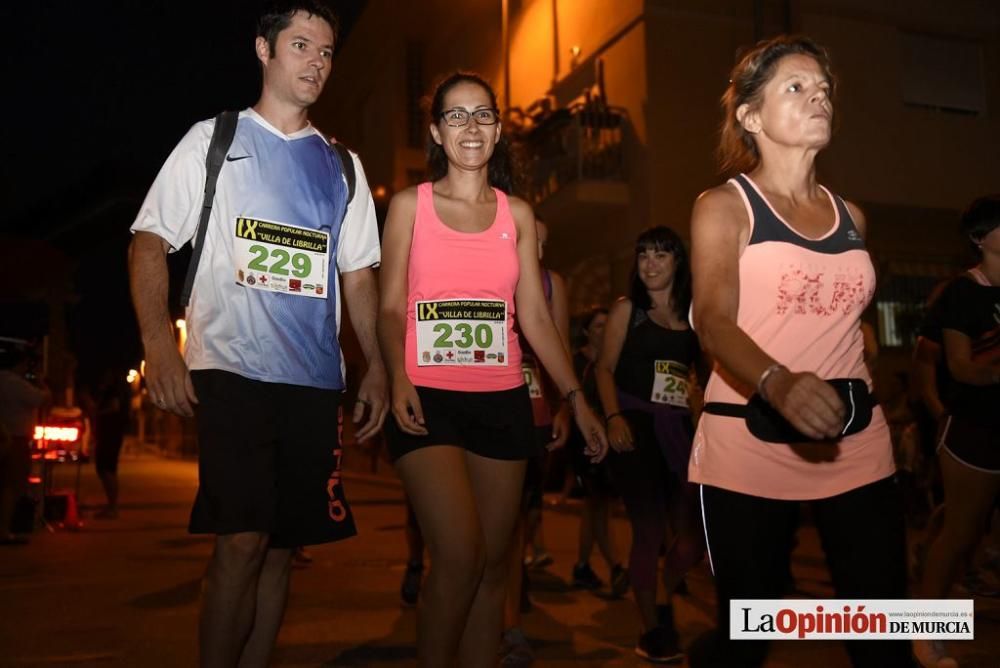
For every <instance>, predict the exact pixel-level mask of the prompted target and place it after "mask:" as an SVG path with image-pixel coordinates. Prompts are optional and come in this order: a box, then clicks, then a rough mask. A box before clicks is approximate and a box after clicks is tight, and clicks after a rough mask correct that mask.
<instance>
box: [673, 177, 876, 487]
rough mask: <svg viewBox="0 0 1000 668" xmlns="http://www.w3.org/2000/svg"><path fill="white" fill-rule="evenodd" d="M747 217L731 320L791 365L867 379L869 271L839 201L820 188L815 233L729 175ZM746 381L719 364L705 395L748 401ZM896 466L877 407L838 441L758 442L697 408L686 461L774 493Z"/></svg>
mask: <svg viewBox="0 0 1000 668" xmlns="http://www.w3.org/2000/svg"><path fill="white" fill-rule="evenodd" d="M730 183H732V184H734V185H735V186H736V188H737V190H739V192H740V195H741V197H742V198H743V203H744V205H745V206H746V209H747V214H748V215H749V217H750V241H749V242H748V244H747V247H746V249H745V250H744V251H743V254H742V256H740V261H739V271H740V305H739V313H738V315H737V324H738V325H739V327H740V329H742V330H743V331H744V332H746V333H747V334H748V335H749V336H750V338H752V339H753V340H754V341H755V342H756V343H757V345H759V346H760V347H761V348H762V349H763V350H764V352H766V353H767V354H768V355H770V356H771V357H773V358H774V359H775V360H777V361H778V362H780V363H782V364H784V365H785V366H787V367H788V368H789V369H791V370H792V371H812V372H813V373H815V374H816V375H818V376H819V377H820V378H848V377H850V378H862V379H864V380H865V381H866V382H867V383H868V385H869V388H870V387H871V377H870V375H869V373H868V369H867V368H866V367H865V364H864V341H863V338H862V334H861V326H860V320H861V313H862V311H864V309H865V307H866V306H867V305H868V303H869V302H870V301H871V299H872V296H873V295H874V292H875V271H874V268H873V267H872V263H871V258H870V257H869V256H868V251H867V250H865V245H864V240H863V239H862V238H861V235H860V234H859V233H858V230H857V228H856V227H855V225H854V221H853V220H852V219H851V215H850V212H849V211H848V210H847V206H846V205H845V204H844V202H843V200H841V199H840V198H839V197H836V196H834V195H833V194H831V193H830V192H829V191H828V190H826V189H825V188H824V189H823V190H824V191H825V192H826V193H827V196H828V197H829V198H830V203H831V204H832V206H833V209H834V211H835V221H834V224H833V227H832V228H831V229H830V230H829V231H828V232H827V233H826V234H825V235H823V237H821V238H819V239H809V238H806V237H803V236H802V235H800V234H798V233H797V232H796V231H795V230H794V229H792V227H791V226H790V225H788V223H787V222H785V221H784V220H783V219H782V218H781V217H780V216H779V215H778V214H777V213H776V212H775V211H774V209H773V208H772V207H771V206H770V204H769V203H768V202H767V200H766V199H765V198H764V195H763V193H761V192H760V189H759V188H758V187H757V186H756V184H754V183H753V181H751V180H750V178H749V177H747V176H746V175H740V176H738V177H736V178H735V179H731V180H730ZM754 389H755V388H752V387H745V386H743V385H742V384H740V383H738V382H737V381H736V380H735V379H733V378H732V377H730V376H728V375H727V374H726V371H725V369H722V368H720V367H716V369H715V370H714V371H713V372H712V376H711V378H710V379H709V381H708V385H707V386H706V388H705V401H706V402H708V401H720V402H726V403H737V404H743V403H746V401H747V399H748V398H749V396H750V395H751V394H752V393H753V391H754ZM894 471H895V465H894V464H893V459H892V445H891V443H890V440H889V429H888V427H887V425H886V422H885V417H884V416H883V414H882V409H881V408H878V407H876V408H875V411H874V415H873V417H872V422H871V424H870V425H869V427H868V428H867V429H865V430H864V431H861V432H859V433H857V434H854V435H852V436H848V437H846V438H844V439H842V440H840V441H838V442H837V444H836V445H796V446H791V445H783V444H774V443H764V442H762V441H759V440H757V439H756V438H755V437H754V436H752V435H751V434H750V432H749V431H748V430H747V428H746V425H745V423H744V422H743V420H741V419H739V418H732V417H726V416H721V415H710V414H702V416H701V419H700V420H699V423H698V430H697V432H696V434H695V438H694V443H693V445H692V450H691V459H690V463H689V470H688V474H689V478H690V480H691V481H692V482H697V483H703V484H706V485H712V486H714V487H721V488H723V489H728V490H731V491H735V492H740V493H743V494H752V495H754V496H760V497H765V498H771V499H790V500H807V499H820V498H826V497H830V496H835V495H837V494H841V493H843V492H846V491H849V490H852V489H855V488H857V487H861V486H862V485H866V484H868V483H871V482H875V481H877V480H881V479H882V478H885V477H888V476H890V475H892V474H893V472H894Z"/></svg>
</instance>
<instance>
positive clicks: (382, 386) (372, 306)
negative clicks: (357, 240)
mask: <svg viewBox="0 0 1000 668" xmlns="http://www.w3.org/2000/svg"><path fill="white" fill-rule="evenodd" d="M341 281H342V285H343V291H344V303H345V304H347V310H348V312H349V313H350V316H351V326H352V327H353V328H354V334H355V335H356V336H357V338H358V343H359V344H360V345H361V352H362V353H363V354H364V356H365V361H366V362H367V363H368V370H367V371H366V372H365V376H364V378H363V379H362V380H361V386H360V387H359V388H358V403H357V404H355V406H354V412H353V415H352V420H353V422H354V424H358V423H359V422H361V420H362V418H363V417H364V414H365V407H366V406H367V407H368V408H369V409H370V410H369V412H368V421H367V422H365V423H364V425H363V426H362V427H360V428H359V429H358V431H357V434H356V437H357V439H358V441H366V440H368V439H369V438H371V437H372V436H374V435H375V434H376V433H378V430H379V429H381V428H382V422H383V421H384V420H385V414H386V411H387V410H388V402H387V400H386V381H385V366H384V365H383V364H382V355H381V354H380V353H379V348H378V340H377V339H376V337H375V316H376V314H377V312H378V286H377V284H376V280H375V270H374V269H373V268H372V267H366V268H364V269H358V270H357V271H350V272H347V273H344V274H343V275H342V276H341Z"/></svg>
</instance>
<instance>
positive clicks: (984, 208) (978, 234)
mask: <svg viewBox="0 0 1000 668" xmlns="http://www.w3.org/2000/svg"><path fill="white" fill-rule="evenodd" d="M997 227H1000V194H998V195H986V196H985V197H980V198H979V199H977V200H975V201H974V202H973V203H972V204H970V205H969V208H968V209H966V210H965V213H963V214H962V221H961V230H962V234H963V235H964V236H965V237H966V238H967V239H968V240H969V241H970V242H971V243H972V245H973V246H974V248H975V250H976V252H977V253H979V254H980V255H982V251H980V249H979V242H980V241H982V240H983V237H985V236H986V235H987V234H989V233H990V232H992V231H993V230H995V229H996V228H997Z"/></svg>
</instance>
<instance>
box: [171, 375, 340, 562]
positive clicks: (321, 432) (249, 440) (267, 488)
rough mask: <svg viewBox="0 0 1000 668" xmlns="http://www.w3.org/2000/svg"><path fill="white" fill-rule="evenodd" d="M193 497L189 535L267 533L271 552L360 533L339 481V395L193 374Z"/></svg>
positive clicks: (230, 376)
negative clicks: (195, 451)
mask: <svg viewBox="0 0 1000 668" xmlns="http://www.w3.org/2000/svg"><path fill="white" fill-rule="evenodd" d="M191 380H192V382H193V383H194V389H195V393H196V394H197V396H198V404H197V405H196V408H195V417H196V421H197V425H198V443H199V451H200V452H199V456H198V478H199V481H198V482H199V485H198V496H197V498H196V499H195V502H194V508H193V509H192V511H191V523H190V526H189V530H190V531H191V533H211V534H230V533H240V532H247V531H253V532H261V533H266V534H269V535H270V537H271V542H270V544H271V546H272V547H283V548H289V547H297V546H300V545H315V544H318V543H329V542H332V541H337V540H341V539H344V538H349V537H351V536H353V535H354V534H355V533H357V531H356V529H355V526H354V518H353V516H352V515H351V510H350V507H349V506H348V504H347V499H346V498H345V497H344V489H343V485H342V481H341V477H340V456H341V448H340V443H339V438H338V433H337V432H338V423H337V411H338V408H339V405H340V392H339V391H337V390H322V389H317V388H314V387H303V386H299V385H285V384H282V383H265V382H261V381H257V380H250V379H247V378H244V377H242V376H239V375H237V374H234V373H229V372H227V371H218V370H200V371H192V372H191Z"/></svg>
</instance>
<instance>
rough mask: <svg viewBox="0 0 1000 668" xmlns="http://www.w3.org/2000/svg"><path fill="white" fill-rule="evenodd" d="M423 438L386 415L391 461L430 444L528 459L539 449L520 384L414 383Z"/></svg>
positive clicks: (524, 390) (525, 393)
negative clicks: (475, 387) (468, 388)
mask: <svg viewBox="0 0 1000 668" xmlns="http://www.w3.org/2000/svg"><path fill="white" fill-rule="evenodd" d="M417 395H418V396H419V397H420V407H421V409H422V410H423V413H424V426H425V427H426V428H427V431H428V434H427V435H426V436H412V435H410V434H407V433H406V432H404V431H402V430H401V429H400V428H399V425H398V424H396V419H395V417H394V416H393V415H392V414H390V415H389V416H388V417H387V418H386V421H385V439H386V443H387V444H388V448H389V455H390V456H391V457H392V459H393V461H395V460H397V459H399V458H400V457H402V456H403V455H406V454H407V453H409V452H412V451H414V450H419V449H420V448H426V447H428V446H431V445H456V446H459V447H462V448H465V449H466V450H469V451H470V452H473V453H475V454H477V455H480V456H482V457H488V458H490V459H508V460H515V459H528V458H529V457H532V456H534V455H537V454H539V453H540V452H541V450H542V449H541V448H540V447H539V444H538V439H537V438H536V437H535V427H534V425H533V423H532V418H531V399H530V398H529V397H528V388H527V386H525V385H521V386H520V387H515V388H514V389H512V390H500V391H497V392H457V391H453V390H439V389H435V388H431V387H418V388H417Z"/></svg>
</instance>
